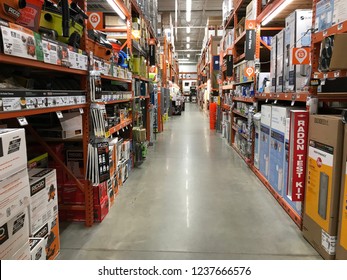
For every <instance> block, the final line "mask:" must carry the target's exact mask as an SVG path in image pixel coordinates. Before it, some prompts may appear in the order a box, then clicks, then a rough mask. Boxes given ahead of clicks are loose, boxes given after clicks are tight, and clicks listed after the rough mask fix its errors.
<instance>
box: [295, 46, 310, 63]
mask: <svg viewBox="0 0 347 280" xmlns="http://www.w3.org/2000/svg"><path fill="white" fill-rule="evenodd" d="M310 52H311V49H310V48H293V53H292V58H293V65H308V64H310Z"/></svg>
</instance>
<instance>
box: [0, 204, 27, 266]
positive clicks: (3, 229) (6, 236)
mask: <svg viewBox="0 0 347 280" xmlns="http://www.w3.org/2000/svg"><path fill="white" fill-rule="evenodd" d="M0 240H1V242H0V259H1V260H4V259H6V258H10V257H13V255H14V254H15V253H16V252H17V251H18V250H19V249H21V248H22V247H23V246H24V245H25V243H27V242H28V240H29V213H28V208H27V207H26V208H25V209H24V210H23V211H21V212H19V213H18V214H17V215H16V216H14V217H13V218H12V219H11V220H10V221H8V222H7V223H4V224H2V225H1V226H0Z"/></svg>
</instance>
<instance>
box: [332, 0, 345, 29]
mask: <svg viewBox="0 0 347 280" xmlns="http://www.w3.org/2000/svg"><path fill="white" fill-rule="evenodd" d="M346 20H347V3H346V1H345V0H334V14H333V24H339V23H342V22H344V21H346Z"/></svg>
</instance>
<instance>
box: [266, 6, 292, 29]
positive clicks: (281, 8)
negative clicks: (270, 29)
mask: <svg viewBox="0 0 347 280" xmlns="http://www.w3.org/2000/svg"><path fill="white" fill-rule="evenodd" d="M292 2H293V0H285V1H283V3H282V4H281V5H280V6H278V8H277V9H276V10H274V11H273V12H272V13H271V14H270V15H268V16H267V17H266V18H265V19H264V20H263V22H262V23H261V25H262V26H265V25H267V24H268V23H269V22H270V21H272V20H273V19H274V18H275V17H276V16H277V15H278V14H279V13H280V12H282V11H283V10H284V9H285V8H286V7H287V6H288V5H289V4H290V3H292Z"/></svg>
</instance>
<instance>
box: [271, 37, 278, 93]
mask: <svg viewBox="0 0 347 280" xmlns="http://www.w3.org/2000/svg"><path fill="white" fill-rule="evenodd" d="M270 57H271V61H270V92H276V81H277V36H273V37H272V39H271V54H270Z"/></svg>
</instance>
